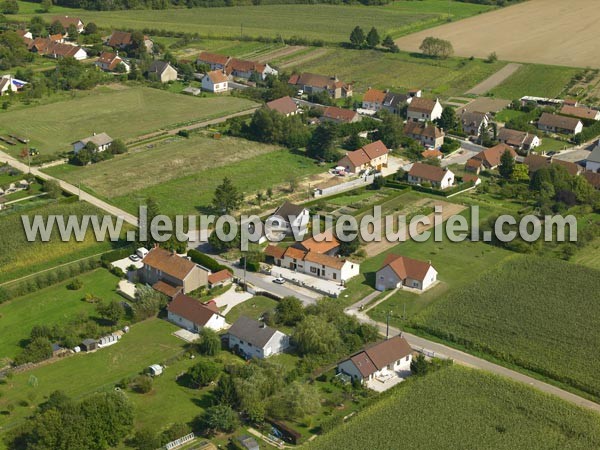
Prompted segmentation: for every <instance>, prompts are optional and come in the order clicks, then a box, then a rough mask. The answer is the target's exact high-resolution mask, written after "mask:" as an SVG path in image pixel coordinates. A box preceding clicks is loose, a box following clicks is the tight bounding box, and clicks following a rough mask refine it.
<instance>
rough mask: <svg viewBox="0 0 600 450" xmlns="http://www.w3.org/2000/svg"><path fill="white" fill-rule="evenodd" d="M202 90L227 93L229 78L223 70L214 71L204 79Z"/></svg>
mask: <svg viewBox="0 0 600 450" xmlns="http://www.w3.org/2000/svg"><path fill="white" fill-rule="evenodd" d="M202 89H204V90H205V91H210V92H214V93H215V94H218V93H219V92H227V91H228V90H229V78H227V75H225V74H224V73H223V72H222V71H221V70H213V71H212V72H208V73H207V74H205V75H204V76H203V77H202Z"/></svg>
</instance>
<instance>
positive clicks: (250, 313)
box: [227, 295, 277, 323]
mask: <svg viewBox="0 0 600 450" xmlns="http://www.w3.org/2000/svg"><path fill="white" fill-rule="evenodd" d="M276 306H277V302H276V301H275V300H273V299H271V298H268V297H263V296H261V295H257V296H255V297H252V298H251V299H250V300H247V301H245V302H244V303H241V304H239V305H237V306H234V307H233V308H231V311H229V313H228V314H227V322H228V323H234V322H235V321H236V320H238V319H239V318H240V316H246V317H250V318H251V319H256V320H258V318H259V317H260V316H262V315H263V313H265V312H267V311H271V310H273V309H275V307H276Z"/></svg>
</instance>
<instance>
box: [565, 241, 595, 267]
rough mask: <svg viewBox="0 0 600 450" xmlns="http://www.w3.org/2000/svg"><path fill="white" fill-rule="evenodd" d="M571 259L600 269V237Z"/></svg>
mask: <svg viewBox="0 0 600 450" xmlns="http://www.w3.org/2000/svg"><path fill="white" fill-rule="evenodd" d="M570 261H571V262H573V263H575V264H581V265H582V266H587V267H591V268H592V269H600V239H596V240H594V241H593V242H591V243H590V244H588V245H586V246H585V247H584V248H582V249H579V250H578V251H577V253H575V255H574V256H573V257H572V258H571V260H570Z"/></svg>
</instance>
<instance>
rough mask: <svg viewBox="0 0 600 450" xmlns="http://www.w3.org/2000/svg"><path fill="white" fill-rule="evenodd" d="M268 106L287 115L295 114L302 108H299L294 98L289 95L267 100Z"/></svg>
mask: <svg viewBox="0 0 600 450" xmlns="http://www.w3.org/2000/svg"><path fill="white" fill-rule="evenodd" d="M266 106H267V108H269V109H270V110H272V111H277V112H278V113H279V114H283V115H284V116H286V117H289V116H295V115H296V114H298V113H299V112H300V108H298V105H297V104H296V102H295V101H294V99H293V98H292V97H289V96H286V97H281V98H278V99H276V100H272V101H270V102H267V104H266Z"/></svg>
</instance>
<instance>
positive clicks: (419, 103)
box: [406, 97, 444, 122]
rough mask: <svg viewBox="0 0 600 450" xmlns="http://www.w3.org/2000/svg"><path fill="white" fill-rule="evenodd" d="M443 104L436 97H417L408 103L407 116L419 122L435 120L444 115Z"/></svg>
mask: <svg viewBox="0 0 600 450" xmlns="http://www.w3.org/2000/svg"><path fill="white" fill-rule="evenodd" d="M443 109H444V108H442V104H441V103H440V101H439V100H438V99H437V98H436V99H435V100H432V99H430V98H423V97H415V98H413V100H412V101H411V102H410V104H409V105H408V109H407V112H406V114H407V118H408V120H413V121H417V122H433V121H434V120H436V119H439V118H440V117H442V111H443Z"/></svg>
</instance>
